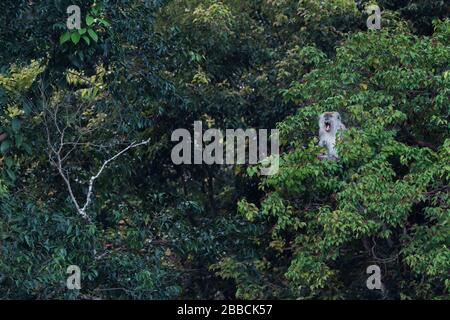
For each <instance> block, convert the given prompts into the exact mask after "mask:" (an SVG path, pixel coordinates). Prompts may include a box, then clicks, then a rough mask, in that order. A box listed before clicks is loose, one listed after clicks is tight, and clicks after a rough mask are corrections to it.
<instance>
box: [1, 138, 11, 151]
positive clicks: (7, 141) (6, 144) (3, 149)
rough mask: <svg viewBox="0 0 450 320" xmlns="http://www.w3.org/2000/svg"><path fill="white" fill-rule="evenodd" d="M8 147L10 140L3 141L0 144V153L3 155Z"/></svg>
mask: <svg viewBox="0 0 450 320" xmlns="http://www.w3.org/2000/svg"><path fill="white" fill-rule="evenodd" d="M10 146H11V140H5V141H3V142H2V144H1V145H0V152H1V153H3V154H4V153H5V152H6V151H7V150H8V149H9V147H10Z"/></svg>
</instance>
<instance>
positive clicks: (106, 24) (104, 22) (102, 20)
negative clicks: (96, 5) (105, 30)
mask: <svg viewBox="0 0 450 320" xmlns="http://www.w3.org/2000/svg"><path fill="white" fill-rule="evenodd" d="M98 21H99V22H100V24H102V25H104V26H105V27H109V26H110V25H111V24H110V23H109V22H108V21H106V20H105V19H98Z"/></svg>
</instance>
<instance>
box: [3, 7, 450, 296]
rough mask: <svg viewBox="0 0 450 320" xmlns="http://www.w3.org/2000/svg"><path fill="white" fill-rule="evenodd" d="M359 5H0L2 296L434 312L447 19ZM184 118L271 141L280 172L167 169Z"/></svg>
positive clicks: (447, 211)
mask: <svg viewBox="0 0 450 320" xmlns="http://www.w3.org/2000/svg"><path fill="white" fill-rule="evenodd" d="M370 4H375V2H373V1H353V0H329V1H319V0H300V1H299V0H295V1H294V0H279V1H275V0H245V1H244V0H223V1H216V0H164V1H163V0H155V1H140V0H128V1H124V0H95V1H94V0H79V1H68V0H57V1H33V0H26V1H25V0H15V1H12V0H4V1H1V2H0V297H1V298H3V299H98V298H100V299H176V298H185V299H448V298H449V290H450V280H449V278H448V271H449V270H450V251H449V245H450V227H449V223H450V221H449V219H450V207H449V205H450V198H449V189H450V188H449V182H450V181H449V180H450V161H449V159H450V157H449V156H450V137H449V132H450V122H449V119H450V117H449V112H450V108H449V105H450V69H449V61H450V20H449V18H448V14H449V13H450V7H449V5H448V3H446V1H438V0H434V1H419V0H413V1H390V0H380V1H378V5H379V7H380V8H381V29H379V30H368V28H367V25H366V20H367V18H368V13H367V12H366V10H365V9H366V8H367V6H368V5H370ZM71 5H77V6H79V8H80V12H81V28H79V29H73V30H70V29H68V28H67V25H66V22H67V19H68V16H69V15H70V14H68V12H67V8H68V7H69V6H71ZM326 111H338V112H339V113H340V115H341V116H342V118H343V123H344V124H345V125H346V127H347V130H345V131H344V132H343V138H342V140H340V141H339V142H338V143H337V150H338V152H339V155H340V159H339V160H338V161H322V160H320V159H318V157H317V156H318V155H319V154H320V152H321V147H319V146H318V138H317V133H318V129H319V128H318V125H317V121H318V116H319V115H320V114H321V113H323V112H326ZM194 121H201V122H202V124H203V130H206V129H208V128H219V129H221V130H225V129H228V128H233V129H237V128H242V129H244V130H245V129H250V128H256V129H273V128H277V129H279V132H280V143H281V146H280V151H281V152H280V168H279V171H278V173H277V174H274V175H269V176H264V175H261V174H260V173H259V171H258V168H259V166H260V165H251V164H245V165H220V164H213V165H207V164H199V165H188V164H181V165H176V164H174V163H173V161H172V160H171V151H172V148H173V147H174V145H175V143H174V142H173V141H171V135H172V133H173V132H174V130H176V129H177V128H185V129H187V130H189V131H192V130H193V123H194ZM70 265H76V266H79V268H80V269H81V283H82V288H81V289H80V290H68V289H67V287H66V279H67V277H68V274H67V273H66V271H67V268H68V266H70ZM371 265H377V266H379V267H380V268H381V273H382V278H381V281H382V283H383V287H382V289H381V290H369V289H368V287H367V286H366V280H367V278H368V277H369V276H370V275H369V274H367V273H366V270H367V267H369V266H371Z"/></svg>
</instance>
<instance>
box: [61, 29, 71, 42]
mask: <svg viewBox="0 0 450 320" xmlns="http://www.w3.org/2000/svg"><path fill="white" fill-rule="evenodd" d="M69 39H70V32H65V33H63V34H62V35H61V37H59V44H63V43H64V42H66V41H69Z"/></svg>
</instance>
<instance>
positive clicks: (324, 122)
mask: <svg viewBox="0 0 450 320" xmlns="http://www.w3.org/2000/svg"><path fill="white" fill-rule="evenodd" d="M339 129H341V130H345V126H344V124H343V123H342V121H341V115H340V114H339V112H324V113H322V114H321V115H320V118H319V146H321V147H326V148H327V153H326V154H320V155H319V159H330V160H337V159H339V156H338V154H337V151H336V134H337V131H338V130H339ZM340 137H341V136H339V138H340Z"/></svg>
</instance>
